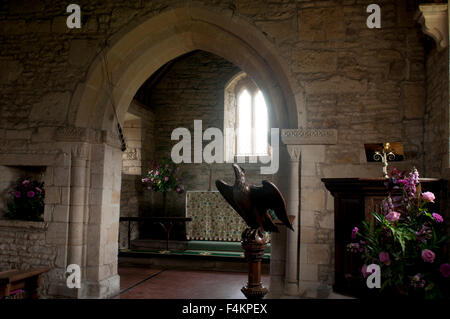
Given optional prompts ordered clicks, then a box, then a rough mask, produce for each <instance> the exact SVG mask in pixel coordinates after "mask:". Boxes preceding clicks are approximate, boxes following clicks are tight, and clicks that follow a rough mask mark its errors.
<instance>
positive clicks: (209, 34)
mask: <svg viewBox="0 0 450 319" xmlns="http://www.w3.org/2000/svg"><path fill="white" fill-rule="evenodd" d="M193 50H204V51H208V52H211V53H214V54H216V55H218V56H221V57H223V58H225V59H227V60H228V61H230V62H232V63H234V64H235V65H236V66H238V67H240V68H241V69H242V70H244V71H245V72H246V73H247V74H248V75H249V76H250V77H252V79H254V81H255V82H256V83H257V85H258V86H259V87H260V88H261V89H262V90H263V91H264V93H265V94H266V100H267V101H268V104H269V105H268V106H269V109H270V111H269V112H271V114H270V115H271V116H270V117H271V118H272V119H274V121H273V122H271V127H279V128H297V127H298V125H299V122H298V118H299V116H301V115H302V114H301V113H303V112H302V110H303V107H304V106H303V89H302V88H301V87H299V86H298V85H297V84H296V82H295V81H294V80H293V79H292V78H291V76H290V72H289V68H288V67H287V65H285V63H284V62H283V60H282V59H281V58H280V56H279V54H278V53H277V52H276V49H275V47H274V45H273V44H272V43H271V42H270V41H268V40H267V39H266V38H265V36H264V35H263V33H262V32H261V31H259V30H258V29H257V28H256V27H254V26H253V25H251V24H250V23H248V22H247V21H246V20H245V19H244V18H239V17H237V16H234V15H232V14H231V11H230V13H227V12H225V13H224V12H220V13H218V12H215V11H214V9H206V8H203V7H192V6H187V7H181V8H176V9H171V10H168V11H166V12H164V13H162V14H160V15H158V16H155V17H152V18H149V19H147V20H146V21H136V22H135V23H133V25H132V26H128V27H127V28H126V29H125V30H122V31H121V32H119V33H118V34H116V35H115V36H114V38H113V39H112V40H111V45H110V46H109V48H107V50H104V52H103V53H101V54H100V55H99V56H98V57H97V58H96V60H95V61H94V62H93V64H92V66H91V67H90V70H89V72H88V76H87V80H86V82H84V83H83V84H80V85H79V87H78V88H77V92H76V94H75V96H74V97H73V99H72V110H75V112H74V114H75V116H74V118H72V119H71V122H72V123H71V124H72V125H73V126H77V127H89V128H95V129H101V130H107V131H108V130H111V129H112V128H113V127H114V114H113V111H112V108H111V104H110V103H111V102H110V101H111V97H112V100H113V101H114V104H115V106H116V108H117V113H118V118H119V121H120V122H121V123H123V119H124V116H125V113H126V110H127V108H128V106H129V104H130V102H131V100H132V98H133V96H134V94H135V93H136V91H137V90H138V88H139V87H140V86H141V84H142V83H143V82H144V81H145V80H146V79H147V78H148V77H149V76H150V75H151V74H153V72H155V71H156V70H157V69H158V68H159V67H161V66H162V65H164V64H165V63H166V62H168V61H170V60H172V59H174V58H176V57H178V56H180V55H182V54H185V53H187V52H190V51H193ZM106 69H107V70H108V74H109V81H108V80H107V77H106V71H105V70H106ZM108 82H109V83H108Z"/></svg>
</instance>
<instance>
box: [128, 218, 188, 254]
mask: <svg viewBox="0 0 450 319" xmlns="http://www.w3.org/2000/svg"><path fill="white" fill-rule="evenodd" d="M119 220H120V221H121V222H128V248H130V247H131V246H130V244H131V240H130V238H131V222H138V223H143V222H148V223H156V224H160V225H161V227H162V228H163V229H164V231H165V232H166V250H169V239H170V231H171V230H172V227H173V224H174V223H186V222H190V221H192V218H190V217H120V219H119Z"/></svg>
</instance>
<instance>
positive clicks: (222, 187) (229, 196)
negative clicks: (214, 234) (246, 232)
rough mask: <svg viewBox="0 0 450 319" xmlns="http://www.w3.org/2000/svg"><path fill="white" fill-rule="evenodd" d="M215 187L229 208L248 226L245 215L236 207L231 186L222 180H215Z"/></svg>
mask: <svg viewBox="0 0 450 319" xmlns="http://www.w3.org/2000/svg"><path fill="white" fill-rule="evenodd" d="M216 187H217V189H218V190H219V192H220V194H222V196H223V198H225V200H226V201H227V202H228V204H230V206H231V207H232V208H233V209H234V210H235V211H236V213H238V214H239V215H240V216H241V217H242V218H243V219H244V221H245V222H246V223H247V224H248V222H249V220H248V218H247V216H245V214H243V213H242V211H241V210H240V209H239V206H238V205H236V203H235V201H234V196H233V186H230V185H228V184H227V183H225V182H224V181H222V180H216Z"/></svg>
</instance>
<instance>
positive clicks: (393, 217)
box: [386, 211, 400, 223]
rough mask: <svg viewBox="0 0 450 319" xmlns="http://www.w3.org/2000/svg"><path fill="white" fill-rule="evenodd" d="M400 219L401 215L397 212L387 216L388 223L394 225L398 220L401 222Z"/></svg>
mask: <svg viewBox="0 0 450 319" xmlns="http://www.w3.org/2000/svg"><path fill="white" fill-rule="evenodd" d="M399 218H400V213H397V212H394V211H392V212H390V213H389V214H387V215H386V219H387V220H388V221H390V222H392V223H393V222H396V221H397V220H399Z"/></svg>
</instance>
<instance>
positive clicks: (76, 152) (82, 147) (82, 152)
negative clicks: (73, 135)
mask: <svg viewBox="0 0 450 319" xmlns="http://www.w3.org/2000/svg"><path fill="white" fill-rule="evenodd" d="M89 150H90V147H89V144H87V143H74V144H73V145H71V148H70V151H71V154H72V158H78V159H84V160H87V159H88V158H89Z"/></svg>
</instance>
